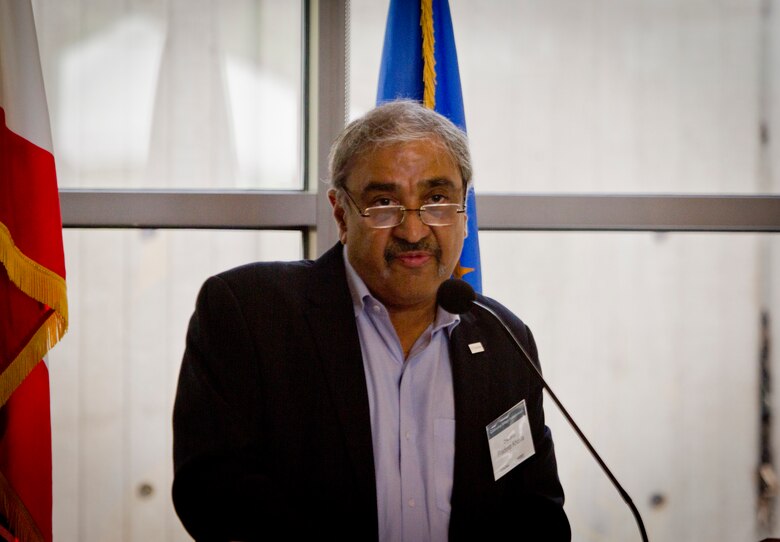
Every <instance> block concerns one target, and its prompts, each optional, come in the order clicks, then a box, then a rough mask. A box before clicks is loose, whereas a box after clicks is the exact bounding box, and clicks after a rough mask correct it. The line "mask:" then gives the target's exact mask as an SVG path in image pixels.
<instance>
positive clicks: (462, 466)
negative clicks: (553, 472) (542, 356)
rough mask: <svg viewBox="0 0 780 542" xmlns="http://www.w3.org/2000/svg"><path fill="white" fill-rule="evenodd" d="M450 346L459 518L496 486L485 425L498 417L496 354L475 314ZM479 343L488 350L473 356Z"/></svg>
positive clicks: (461, 326) (455, 491)
mask: <svg viewBox="0 0 780 542" xmlns="http://www.w3.org/2000/svg"><path fill="white" fill-rule="evenodd" d="M450 344H451V346H450V357H451V360H452V378H453V390H454V394H455V422H456V423H455V468H454V473H453V488H452V514H453V515H455V514H456V513H458V512H459V511H466V510H468V507H469V505H468V504H467V503H468V502H469V501H472V502H473V501H474V499H479V498H480V495H484V494H485V493H486V492H488V491H490V489H491V486H492V483H493V470H492V469H493V467H492V465H491V463H490V452H489V447H488V442H487V435H486V432H485V426H486V425H487V424H488V423H489V422H490V421H491V420H492V419H494V418H495V417H496V415H494V414H495V413H493V412H491V410H492V407H491V405H492V401H491V393H492V392H491V384H490V382H491V379H490V374H491V372H492V371H493V367H492V360H493V356H494V354H495V353H494V352H492V347H493V346H494V345H491V344H487V343H486V342H485V336H484V333H483V332H482V330H481V329H480V326H479V324H478V322H477V320H476V318H475V317H474V316H473V314H471V313H466V314H464V315H462V316H461V322H460V324H458V326H456V327H455V329H454V330H453V333H452V337H451V342H450ZM477 344H479V345H481V346H482V347H483V348H484V351H483V352H477V353H472V351H471V350H472V349H471V348H470V346H469V345H477ZM491 416H492V417H491ZM466 489H468V491H467V492H466Z"/></svg>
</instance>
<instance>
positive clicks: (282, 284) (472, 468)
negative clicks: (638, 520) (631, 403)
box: [173, 245, 570, 540]
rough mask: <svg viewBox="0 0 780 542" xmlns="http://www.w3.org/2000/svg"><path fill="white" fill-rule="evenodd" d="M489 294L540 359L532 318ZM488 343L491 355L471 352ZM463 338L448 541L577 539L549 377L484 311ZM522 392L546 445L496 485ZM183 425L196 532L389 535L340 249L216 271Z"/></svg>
mask: <svg viewBox="0 0 780 542" xmlns="http://www.w3.org/2000/svg"><path fill="white" fill-rule="evenodd" d="M482 301H483V302H485V303H488V304H489V305H490V306H491V307H492V308H493V309H494V310H496V311H497V312H498V313H499V314H501V315H502V316H503V317H504V318H505V319H506V320H508V321H509V322H510V325H511V326H512V328H513V331H514V332H515V334H516V336H518V337H519V338H520V339H521V340H522V341H523V342H524V343H525V346H526V348H527V350H528V351H530V353H531V354H532V356H533V357H534V358H535V359H536V347H535V345H534V341H533V338H532V336H531V333H530V331H529V330H528V328H527V327H526V326H525V325H524V324H523V323H522V322H521V321H520V320H519V319H517V317H515V316H514V315H512V314H511V313H510V312H509V311H508V310H507V309H505V308H504V307H502V306H501V305H499V304H498V303H496V302H494V301H491V300H488V299H485V298H482ZM474 342H481V343H482V345H483V346H484V348H485V351H484V352H483V353H478V354H472V353H471V351H470V350H469V348H468V345H469V344H470V343H474ZM450 343H451V358H452V372H453V386H454V394H455V419H456V426H455V427H456V433H455V472H454V480H453V489H452V500H451V503H452V511H451V516H450V539H451V540H456V539H463V540H469V539H475V538H480V539H487V538H485V537H486V536H490V535H491V533H493V534H496V535H498V534H504V535H506V534H511V533H516V534H517V536H518V537H520V536H526V537H528V536H529V535H530V536H531V538H530V539H531V540H537V539H538V540H569V538H570V534H569V525H568V521H567V519H566V516H565V514H564V512H563V508H562V506H563V491H562V489H561V485H560V483H559V481H558V474H557V468H556V463H555V456H554V452H553V443H552V438H551V436H550V433H549V430H548V429H547V428H546V426H545V425H544V415H543V412H542V387H541V383H540V382H539V379H538V377H534V376H533V375H532V373H531V371H530V370H529V369H528V367H527V365H526V364H525V362H523V361H522V360H521V359H520V357H519V356H518V354H517V353H516V352H515V350H514V346H513V345H512V344H511V343H510V341H509V339H508V338H507V336H506V333H505V331H504V330H503V329H502V328H501V327H500V326H499V325H498V324H496V323H495V321H494V320H491V319H490V318H489V317H487V316H486V315H485V313H484V312H483V311H482V310H474V311H472V312H471V313H467V314H465V315H463V316H462V318H461V322H460V324H459V325H458V326H457V327H456V328H455V329H454V331H453V333H452V336H451V341H450ZM522 399H525V400H526V406H527V408H528V412H529V421H530V424H531V430H532V435H533V440H534V446H535V449H536V453H535V455H534V456H532V457H531V458H530V459H527V460H526V461H525V462H523V463H521V464H520V465H519V466H517V467H516V468H514V469H513V470H512V471H510V472H509V473H508V474H506V475H504V476H503V477H502V478H500V479H499V480H498V481H494V479H493V468H492V464H491V459H490V453H489V448H488V442H487V437H486V431H485V427H486V425H487V424H488V423H490V422H492V421H493V420H495V419H496V418H497V417H498V416H499V415H501V414H503V413H504V412H506V411H507V410H508V409H509V408H510V407H512V406H513V405H515V404H516V403H517V402H518V401H520V400H522ZM173 429H174V443H173V451H174V471H175V472H174V483H173V500H174V504H175V507H176V511H177V513H178V515H179V517H180V518H181V520H182V522H183V524H184V526H185V527H186V528H187V530H188V531H189V532H190V534H191V535H192V536H193V537H195V538H196V539H198V540H228V539H230V540H249V539H260V538H263V537H264V536H268V534H269V533H274V532H281V533H282V534H283V538H285V539H313V538H331V535H336V536H337V537H338V538H339V539H341V540H375V539H376V538H377V512H376V486H375V478H374V462H373V451H372V441H371V425H370V418H369V406H368V392H367V388H366V381H365V376H364V372H363V361H362V357H361V350H360V344H359V339H358V333H357V328H356V325H355V316H354V311H353V307H352V301H351V298H350V294H349V289H348V286H347V281H346V275H345V271H344V263H343V255H342V247H341V246H340V245H337V246H336V247H334V248H333V249H331V250H330V251H329V252H328V253H326V254H325V255H323V256H322V257H321V258H320V259H318V260H316V261H302V262H291V263H255V264H250V265H246V266H242V267H239V268H236V269H233V270H231V271H227V272H225V273H222V274H220V275H217V276H215V277H211V278H210V279H209V280H207V281H206V283H205V284H204V285H203V288H202V289H201V292H200V294H199V296H198V301H197V305H196V308H195V312H194V314H193V316H192V319H191V321H190V326H189V331H188V334H187V346H186V351H185V354H184V360H183V362H182V366H181V373H180V377H179V383H178V390H177V394H176V402H175V407H174V415H173ZM525 539H526V538H524V540H525Z"/></svg>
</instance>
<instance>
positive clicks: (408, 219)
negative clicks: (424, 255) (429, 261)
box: [393, 209, 431, 243]
mask: <svg viewBox="0 0 780 542" xmlns="http://www.w3.org/2000/svg"><path fill="white" fill-rule="evenodd" d="M430 232H431V227H430V226H428V225H426V224H424V223H423V221H422V219H421V218H420V211H414V210H409V209H408V210H407V211H406V212H405V213H404V220H403V222H401V223H400V224H399V225H398V226H396V227H395V230H393V234H394V235H395V236H396V237H399V238H401V239H403V240H404V241H408V242H410V243H416V242H417V241H419V240H420V239H424V238H425V237H427V236H428V234H429V233H430Z"/></svg>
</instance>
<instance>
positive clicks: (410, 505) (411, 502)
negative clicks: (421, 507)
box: [409, 499, 416, 508]
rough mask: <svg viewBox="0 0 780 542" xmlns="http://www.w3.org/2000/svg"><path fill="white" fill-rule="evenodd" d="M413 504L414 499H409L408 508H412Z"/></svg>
mask: <svg viewBox="0 0 780 542" xmlns="http://www.w3.org/2000/svg"><path fill="white" fill-rule="evenodd" d="M415 504H416V503H415V502H414V499H409V508H414V505H415Z"/></svg>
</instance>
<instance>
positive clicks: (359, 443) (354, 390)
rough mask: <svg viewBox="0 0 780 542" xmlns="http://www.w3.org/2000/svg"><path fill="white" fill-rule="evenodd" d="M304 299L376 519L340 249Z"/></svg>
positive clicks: (366, 417)
mask: <svg viewBox="0 0 780 542" xmlns="http://www.w3.org/2000/svg"><path fill="white" fill-rule="evenodd" d="M313 272H314V273H315V280H313V281H311V286H310V288H309V291H308V293H307V295H308V299H309V301H310V310H309V311H308V312H307V315H306V317H307V320H308V324H309V326H310V329H311V332H312V336H313V337H314V341H315V344H316V345H317V349H318V351H319V354H320V360H321V361H322V370H323V374H324V375H325V378H326V380H327V383H328V389H329V391H330V396H331V400H332V402H333V404H334V405H335V408H336V411H337V415H338V418H339V420H340V422H341V427H342V429H343V434H344V440H345V445H346V447H347V450H348V453H349V456H350V459H351V460H352V464H353V466H354V469H355V480H356V483H357V484H358V488H359V491H360V495H361V497H362V499H361V502H365V503H366V505H367V506H366V512H368V507H369V506H370V508H371V513H372V514H374V516H376V504H375V503H376V481H375V475H374V454H373V446H372V441H371V416H370V412H369V405H368V390H367V389H366V378H365V373H364V369H363V357H362V354H361V350H360V340H359V338H358V332H357V326H356V323H355V313H354V310H353V308H352V299H351V297H350V293H349V287H348V286H347V279H346V274H345V270H344V261H343V256H342V248H341V245H337V246H336V247H334V248H332V249H331V250H329V251H328V252H327V253H325V254H324V255H323V256H322V257H321V258H320V259H318V260H317V261H316V262H315V263H314V269H313Z"/></svg>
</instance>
